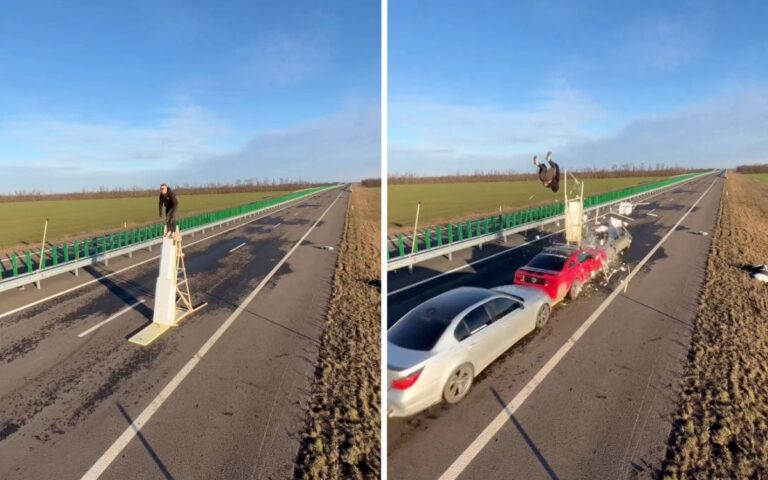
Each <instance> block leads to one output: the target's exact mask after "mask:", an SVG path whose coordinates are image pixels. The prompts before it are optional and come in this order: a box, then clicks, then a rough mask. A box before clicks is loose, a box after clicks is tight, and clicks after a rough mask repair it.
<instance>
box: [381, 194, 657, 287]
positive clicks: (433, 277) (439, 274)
mask: <svg viewBox="0 0 768 480" xmlns="http://www.w3.org/2000/svg"><path fill="white" fill-rule="evenodd" d="M669 192H670V191H669V190H667V191H664V192H659V193H654V194H653V195H651V196H650V197H647V198H646V200H650V199H651V198H654V197H658V196H659V195H664V194H665V193H669ZM606 215H618V214H617V213H616V212H605V213H603V214H602V215H600V216H598V218H602V217H604V216H606ZM651 216H653V217H655V216H658V215H651ZM627 218H629V219H630V220H632V221H634V220H635V219H634V218H630V217H627ZM564 231H565V229H562V230H558V231H556V232H553V233H550V234H549V235H544V236H543V237H540V238H537V239H536V240H531V241H530V242H527V243H523V244H520V245H515V246H514V247H510V248H508V249H507V250H504V251H502V252H498V253H494V254H493V255H488V256H487V257H484V258H481V259H478V260H475V261H474V262H469V263H465V264H464V265H461V266H458V267H456V268H454V269H451V270H448V271H447V272H443V273H438V274H437V275H433V276H431V277H429V278H425V279H424V280H421V281H418V282H416V283H412V284H410V285H406V286H404V287H402V288H399V289H397V290H393V291H391V292H387V296H390V295H394V294H396V293H400V292H404V291H406V290H410V289H411V288H414V287H418V286H419V285H423V284H425V283H427V282H431V281H432V280H437V279H438V278H440V277H444V276H446V275H450V274H451V273H455V272H458V271H459V270H464V269H465V268H469V267H471V266H473V265H477V264H478V263H482V262H484V261H486V260H490V259H491V258H494V257H498V256H499V255H503V254H505V253H508V252H511V251H513V250H516V249H518V248H520V247H524V246H526V245H530V244H532V243H536V242H538V241H539V240H544V239H545V238H547V237H551V236H552V235H556V234H558V233H562V232H564Z"/></svg>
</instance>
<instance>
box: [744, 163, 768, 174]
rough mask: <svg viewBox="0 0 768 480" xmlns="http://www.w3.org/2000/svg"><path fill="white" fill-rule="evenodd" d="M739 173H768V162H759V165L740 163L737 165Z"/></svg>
mask: <svg viewBox="0 0 768 480" xmlns="http://www.w3.org/2000/svg"><path fill="white" fill-rule="evenodd" d="M736 171H737V172H739V173H768V163H759V164H757V165H739V166H738V167H736Z"/></svg>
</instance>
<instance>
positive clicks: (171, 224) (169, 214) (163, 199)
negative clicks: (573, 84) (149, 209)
mask: <svg viewBox="0 0 768 480" xmlns="http://www.w3.org/2000/svg"><path fill="white" fill-rule="evenodd" d="M163 206H165V226H166V227H167V230H166V235H167V236H169V237H172V236H173V232H174V231H175V230H176V209H177V208H178V206H179V201H178V200H176V194H175V193H173V190H171V187H169V186H168V185H166V184H162V185H160V201H159V202H158V206H157V209H158V215H160V218H163Z"/></svg>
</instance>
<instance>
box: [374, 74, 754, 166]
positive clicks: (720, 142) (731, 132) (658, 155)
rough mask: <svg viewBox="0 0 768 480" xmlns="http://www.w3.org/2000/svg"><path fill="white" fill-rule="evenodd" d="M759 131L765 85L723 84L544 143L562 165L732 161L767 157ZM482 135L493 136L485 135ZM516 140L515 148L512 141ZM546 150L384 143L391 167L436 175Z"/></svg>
mask: <svg viewBox="0 0 768 480" xmlns="http://www.w3.org/2000/svg"><path fill="white" fill-rule="evenodd" d="M467 111H472V109H468V110H467ZM525 116H526V115H524V114H523V115H521V117H525ZM505 117H506V116H505ZM584 118H589V116H582V117H581V119H579V117H578V116H577V117H571V118H569V120H568V121H565V120H563V121H562V124H567V125H569V126H568V127H567V128H565V129H564V131H566V132H580V131H584V130H586V128H585V127H584V126H583V122H584V120H583V119H584ZM476 119H477V116H476V115H470V120H468V123H469V124H472V123H473V122H475V121H476ZM420 121H423V122H425V125H440V122H441V121H443V119H442V118H439V117H435V118H422V119H420ZM571 122H573V125H570V123H571ZM455 123H456V124H457V125H458V124H460V123H461V122H458V121H456V122H455ZM541 125H542V124H539V125H538V126H537V127H536V129H537V130H536V131H535V132H533V133H535V134H536V135H535V137H533V138H535V139H536V140H537V142H541V143H544V144H547V138H548V137H547V135H550V134H551V132H548V131H547V129H546V128H542V127H541ZM543 125H546V122H544V123H543ZM476 128H481V127H480V126H479V125H478V126H476ZM487 128H488V130H489V131H493V128H494V126H493V123H492V122H489V123H488V125H487ZM553 131H554V132H557V131H558V130H553ZM560 131H563V130H560ZM765 132H768V87H750V88H748V89H743V90H741V91H738V92H737V91H729V92H727V93H724V94H722V95H720V96H719V97H717V98H714V99H711V100H709V101H707V102H702V103H697V104H694V105H690V106H688V107H686V108H682V109H680V110H678V111H675V112H670V113H665V114H659V115H654V116H646V117H641V118H635V119H630V120H629V121H627V122H626V123H625V124H624V125H623V126H622V127H621V128H619V129H618V130H617V131H616V132H614V133H612V134H604V135H600V136H597V135H590V134H585V135H581V136H579V135H569V136H563V138H567V140H566V141H563V142H560V143H559V144H556V143H557V142H554V141H553V142H552V143H550V145H553V147H552V148H553V150H554V152H555V157H556V158H557V159H558V160H559V161H560V162H561V164H564V165H568V166H570V167H571V168H584V167H598V168H609V167H610V166H611V165H613V164H618V165H621V164H624V163H634V164H636V165H640V164H642V163H645V164H646V165H654V164H656V163H663V164H666V165H680V166H686V167H733V166H736V165H739V164H744V163H756V162H768V135H766V134H765ZM533 133H532V135H533ZM487 137H488V138H492V136H491V135H490V134H488V135H487ZM554 138H556V137H554ZM497 143H498V142H497ZM521 144H522V151H521V149H520V148H518V147H520V145H521ZM547 149H549V148H548V147H544V148H537V149H535V148H529V147H528V144H527V143H525V142H513V141H511V142H509V148H508V150H506V151H501V152H499V151H495V150H494V151H491V150H488V149H485V148H472V147H471V146H469V145H467V144H465V143H461V142H458V143H457V142H451V141H450V140H449V139H443V141H437V142H432V143H429V142H421V141H419V142H409V143H406V142H401V143H394V144H393V143H390V156H389V164H390V171H391V172H398V173H404V172H414V173H418V174H440V173H454V172H457V171H461V172H471V171H473V170H476V169H480V170H509V169H515V170H518V171H526V170H532V168H533V167H532V166H531V155H532V154H533V153H539V154H541V153H543V152H544V151H545V150H547Z"/></svg>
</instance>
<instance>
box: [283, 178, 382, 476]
mask: <svg viewBox="0 0 768 480" xmlns="http://www.w3.org/2000/svg"><path fill="white" fill-rule="evenodd" d="M380 207H381V200H380V197H379V190H378V189H369V188H365V187H361V186H357V185H355V186H354V187H353V193H352V197H351V201H350V204H349V210H348V212H347V221H346V225H345V228H344V236H343V239H342V246H341V251H340V253H339V260H338V264H337V265H336V271H335V273H334V280H333V297H332V299H331V303H330V306H329V309H328V315H327V318H326V325H325V330H324V333H323V337H322V344H321V347H320V353H319V357H318V363H317V367H316V370H315V380H314V382H313V385H312V394H311V399H310V403H309V407H308V411H307V421H306V427H305V430H304V432H303V434H302V442H301V446H300V448H299V452H298V456H297V462H296V470H295V472H294V477H295V478H301V479H305V478H306V479H328V478H333V479H336V478H344V479H362V478H379V477H380V472H381V450H380V430H381V417H380V405H381V388H380V387H381V372H380V364H381V351H380V350H381V349H380V345H381V341H380V338H381V337H380V331H381V314H380V305H381V296H380V293H381V292H380V285H381V273H380V272H381V266H380V247H379V243H380V227H379V225H380Z"/></svg>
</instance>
